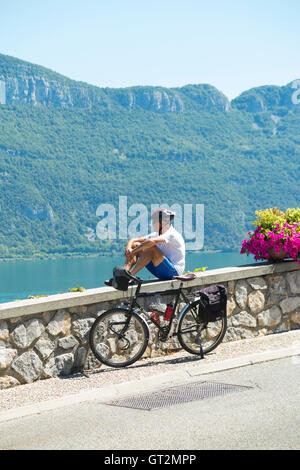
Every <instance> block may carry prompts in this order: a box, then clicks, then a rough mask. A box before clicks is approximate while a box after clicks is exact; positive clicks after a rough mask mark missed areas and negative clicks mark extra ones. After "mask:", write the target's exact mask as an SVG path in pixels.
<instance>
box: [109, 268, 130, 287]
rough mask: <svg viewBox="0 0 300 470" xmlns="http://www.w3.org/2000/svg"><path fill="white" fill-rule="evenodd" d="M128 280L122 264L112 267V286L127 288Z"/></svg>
mask: <svg viewBox="0 0 300 470" xmlns="http://www.w3.org/2000/svg"><path fill="white" fill-rule="evenodd" d="M129 281H130V277H129V276H128V275H127V273H126V269H124V268H123V267H122V266H116V267H115V268H114V269H113V280H112V286H113V287H114V288H115V289H118V290H123V291H125V290H127V289H128V284H129Z"/></svg>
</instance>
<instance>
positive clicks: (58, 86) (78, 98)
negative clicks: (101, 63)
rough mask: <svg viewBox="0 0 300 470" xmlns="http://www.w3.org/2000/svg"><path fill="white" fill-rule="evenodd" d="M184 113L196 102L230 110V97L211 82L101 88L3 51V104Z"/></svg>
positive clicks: (0, 74)
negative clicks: (5, 54) (211, 84)
mask: <svg viewBox="0 0 300 470" xmlns="http://www.w3.org/2000/svg"><path fill="white" fill-rule="evenodd" d="M112 102H113V103H114V104H119V105H121V106H122V107H126V108H128V109H129V110H133V109H136V108H143V109H146V110H149V111H155V112H171V113H182V112H184V110H185V108H186V107H191V106H195V105H196V106H197V107H198V108H200V109H203V110H205V111H227V110H228V109H229V101H228V99H227V98H226V97H225V96H224V95H223V93H221V92H220V91H219V90H217V89H216V88H214V87H213V86H210V85H188V86H185V87H182V88H162V87H142V86H137V87H129V88H118V89H112V88H98V87H95V86H92V85H88V84H86V83H82V82H76V81H73V80H70V79H68V78H67V77H64V76H62V75H59V74H57V73H55V72H52V71H51V70H48V69H45V68H43V67H40V66H37V65H34V64H30V63H27V62H24V61H21V60H18V59H15V58H13V57H9V56H4V55H1V54H0V104H12V103H20V104H32V105H43V106H55V107H61V108H89V107H92V106H98V105H100V106H105V107H107V108H109V107H110V104H111V103H112Z"/></svg>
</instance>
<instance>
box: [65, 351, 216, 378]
mask: <svg viewBox="0 0 300 470" xmlns="http://www.w3.org/2000/svg"><path fill="white" fill-rule="evenodd" d="M213 354H214V352H211V353H209V354H206V355H205V356H204V358H203V359H201V358H200V357H198V356H184V357H170V358H169V359H168V358H167V357H168V356H167V357H166V356H161V358H160V357H158V358H153V359H152V360H151V358H144V359H143V358H141V359H139V360H138V361H137V362H136V363H134V364H132V365H130V366H127V367H116V368H113V367H109V366H105V365H102V366H100V367H99V368H96V369H91V370H86V371H78V372H75V373H74V374H70V375H67V376H60V377H59V378H61V379H74V378H83V377H85V378H90V377H91V376H95V375H98V374H109V375H111V376H113V375H115V374H118V373H120V371H123V372H124V374H125V373H126V371H127V372H128V371H135V370H140V369H145V368H149V367H155V366H160V365H162V364H164V365H168V366H170V365H171V366H172V365H174V366H175V365H181V364H193V363H195V362H198V361H203V360H205V357H207V356H211V355H213ZM170 370H172V369H170Z"/></svg>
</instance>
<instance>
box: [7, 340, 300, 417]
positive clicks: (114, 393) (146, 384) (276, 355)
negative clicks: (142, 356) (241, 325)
mask: <svg viewBox="0 0 300 470" xmlns="http://www.w3.org/2000/svg"><path fill="white" fill-rule="evenodd" d="M298 355H300V345H297V344H295V345H294V346H292V347H289V348H283V349H278V350H269V351H264V352H260V353H254V354H248V355H244V356H241V357H237V358H233V359H227V360H224V361H222V362H218V363H217V362H216V363H211V364H200V365H199V364H197V365H195V366H185V368H181V369H180V370H178V371H170V372H165V373H163V374H159V375H155V376H151V377H147V378H142V379H139V380H134V381H130V382H123V383H121V384H116V385H109V386H106V387H103V388H94V389H91V390H87V391H83V392H79V393H76V394H72V395H67V396H65V397H61V398H55V399H51V400H47V401H44V402H39V403H34V404H33V405H26V406H23V407H17V408H13V409H10V410H7V411H3V412H0V423H1V422H2V423H3V422H5V421H10V420H13V419H17V418H23V417H26V416H30V415H33V414H40V413H42V412H47V411H51V410H54V409H59V408H62V407H66V406H71V405H77V404H79V403H83V402H87V401H91V400H97V401H98V402H99V404H101V403H105V402H106V401H108V400H112V399H116V398H120V397H125V396H126V395H131V394H132V393H133V391H134V393H135V394H138V393H145V392H149V391H154V390H156V389H161V388H163V387H170V386H172V385H180V384H181V383H186V382H187V381H189V382H192V381H193V380H195V379H196V380H199V377H201V376H205V375H206V374H211V373H215V372H221V371H226V370H229V369H235V368H238V367H245V366H249V365H253V364H259V363H261V362H267V361H273V360H276V359H283V358H287V357H293V356H298Z"/></svg>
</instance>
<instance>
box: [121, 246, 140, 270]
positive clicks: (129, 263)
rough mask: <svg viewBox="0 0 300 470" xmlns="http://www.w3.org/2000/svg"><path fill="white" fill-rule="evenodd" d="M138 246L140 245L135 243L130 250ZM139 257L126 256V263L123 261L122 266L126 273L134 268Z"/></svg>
mask: <svg viewBox="0 0 300 470" xmlns="http://www.w3.org/2000/svg"><path fill="white" fill-rule="evenodd" d="M139 245H140V243H138V242H136V243H134V244H133V246H132V248H136V247H137V246H139ZM139 256H140V255H139V254H138V255H135V256H133V257H130V256H126V261H125V264H124V268H125V269H127V270H128V271H130V269H131V268H132V266H134V265H135V264H136V262H137V260H138V258H139Z"/></svg>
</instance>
